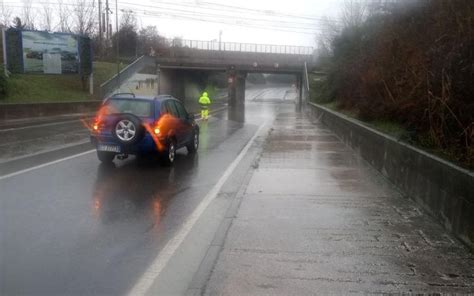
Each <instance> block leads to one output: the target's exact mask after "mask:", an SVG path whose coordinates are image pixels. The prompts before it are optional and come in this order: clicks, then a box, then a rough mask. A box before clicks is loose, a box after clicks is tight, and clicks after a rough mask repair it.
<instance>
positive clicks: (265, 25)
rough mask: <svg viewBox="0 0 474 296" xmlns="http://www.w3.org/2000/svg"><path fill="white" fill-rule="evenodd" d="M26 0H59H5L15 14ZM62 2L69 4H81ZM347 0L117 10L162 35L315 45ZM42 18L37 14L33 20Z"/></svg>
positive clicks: (213, 0) (192, 1) (227, 1)
mask: <svg viewBox="0 0 474 296" xmlns="http://www.w3.org/2000/svg"><path fill="white" fill-rule="evenodd" d="M22 1H32V3H33V6H34V7H35V6H36V7H37V8H36V9H35V11H41V9H40V5H41V3H43V2H46V3H51V4H52V5H53V6H54V4H55V3H57V0H3V2H4V4H5V5H6V6H7V7H8V6H10V7H12V9H14V13H13V14H14V15H21V12H20V10H21V8H20V7H21V5H22ZM63 1H64V2H68V3H69V4H70V5H71V7H73V5H75V3H77V2H76V1H75V0H63ZM88 1H89V2H90V3H92V0H88ZM97 1H98V0H95V3H96V4H97ZM105 1H106V0H102V3H105ZM344 1H345V0H285V1H279V0H140V1H136V0H118V6H119V10H122V9H126V10H131V11H133V12H134V13H135V15H136V16H137V20H138V25H139V26H140V27H141V26H148V25H154V26H156V27H157V29H158V31H159V33H160V34H161V35H164V36H166V37H170V38H172V37H182V38H184V39H195V40H213V39H218V38H219V31H222V41H224V42H248V43H262V44H284V45H304V46H314V45H315V36H316V35H317V33H318V32H319V31H320V30H321V28H322V26H321V22H320V18H321V17H324V16H328V17H330V18H337V17H338V15H340V8H341V6H342V5H343V3H344ZM0 2H2V1H1V0H0ZM109 4H110V8H111V10H112V11H113V12H114V13H115V0H109ZM103 6H105V4H103ZM119 16H120V13H119ZM40 17H41V16H40V15H37V16H36V17H35V19H36V18H40ZM111 20H115V15H111ZM114 29H115V26H114Z"/></svg>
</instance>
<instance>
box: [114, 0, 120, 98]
mask: <svg viewBox="0 0 474 296" xmlns="http://www.w3.org/2000/svg"><path fill="white" fill-rule="evenodd" d="M115 39H116V40H115V43H116V45H115V46H116V47H117V90H118V91H119V92H120V52H119V25H118V1H117V0H115Z"/></svg>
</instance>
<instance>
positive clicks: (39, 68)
mask: <svg viewBox="0 0 474 296" xmlns="http://www.w3.org/2000/svg"><path fill="white" fill-rule="evenodd" d="M21 35H22V51H23V71H24V73H45V74H66V73H78V72H79V49H78V41H77V36H75V35H71V34H63V33H48V32H40V31H22V32H21Z"/></svg>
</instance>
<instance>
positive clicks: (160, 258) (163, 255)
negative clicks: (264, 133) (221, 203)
mask: <svg viewBox="0 0 474 296" xmlns="http://www.w3.org/2000/svg"><path fill="white" fill-rule="evenodd" d="M264 126H265V123H263V124H262V125H261V126H260V127H259V128H258V130H257V132H255V134H254V135H253V137H252V138H251V139H250V140H249V141H248V143H247V145H245V147H244V149H242V151H241V152H240V153H239V155H238V156H237V158H236V159H235V160H234V161H233V162H232V163H231V164H230V165H229V166H228V167H227V169H226V170H225V172H224V174H223V175H222V177H221V178H220V179H219V181H217V183H216V185H214V187H212V189H211V191H209V192H208V193H207V195H206V196H205V197H204V199H203V200H202V201H201V203H200V204H199V205H198V206H197V207H196V209H195V210H194V211H193V212H192V213H191V215H190V216H189V217H188V218H187V219H186V221H185V222H184V224H183V226H181V229H180V230H179V231H178V232H177V233H176V234H175V236H174V237H172V238H171V239H170V240H169V241H168V243H166V245H165V247H164V248H163V250H161V252H160V253H159V254H158V255H157V256H156V257H155V259H154V260H153V262H152V263H151V265H150V266H149V267H148V269H147V270H146V271H145V273H144V274H143V275H142V276H141V277H140V279H139V280H138V281H137V283H136V284H135V285H134V286H133V288H132V289H131V290H130V292H129V293H128V295H129V296H142V295H145V294H146V293H147V292H148V290H149V289H150V288H151V286H152V285H153V282H154V281H155V280H156V279H157V278H158V277H159V276H160V274H161V272H162V271H163V269H164V268H165V267H166V265H167V264H168V262H169V260H170V259H171V257H172V256H173V255H174V253H175V252H176V251H177V249H178V248H179V246H180V245H181V244H182V243H183V241H184V239H185V238H186V236H187V235H188V234H189V232H190V231H191V229H192V228H193V226H194V224H196V222H197V220H198V219H199V218H200V217H201V215H202V214H203V213H204V211H205V210H206V209H207V207H208V206H209V204H210V203H211V202H212V201H213V200H214V199H215V198H216V196H217V194H218V193H219V191H220V190H221V188H222V186H223V185H224V183H225V182H226V181H227V179H228V178H229V177H230V175H231V174H232V173H233V171H234V170H235V168H236V167H237V165H238V164H239V163H240V161H241V160H242V159H243V158H244V156H245V154H247V151H248V150H249V149H250V146H251V145H252V144H253V142H254V141H255V139H256V138H257V136H258V135H259V134H260V132H261V130H262V129H263V127H264Z"/></svg>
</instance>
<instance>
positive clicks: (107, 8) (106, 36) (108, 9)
mask: <svg viewBox="0 0 474 296" xmlns="http://www.w3.org/2000/svg"><path fill="white" fill-rule="evenodd" d="M109 12H110V8H109V0H105V26H106V29H105V39H107V41H109V39H110V30H109Z"/></svg>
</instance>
